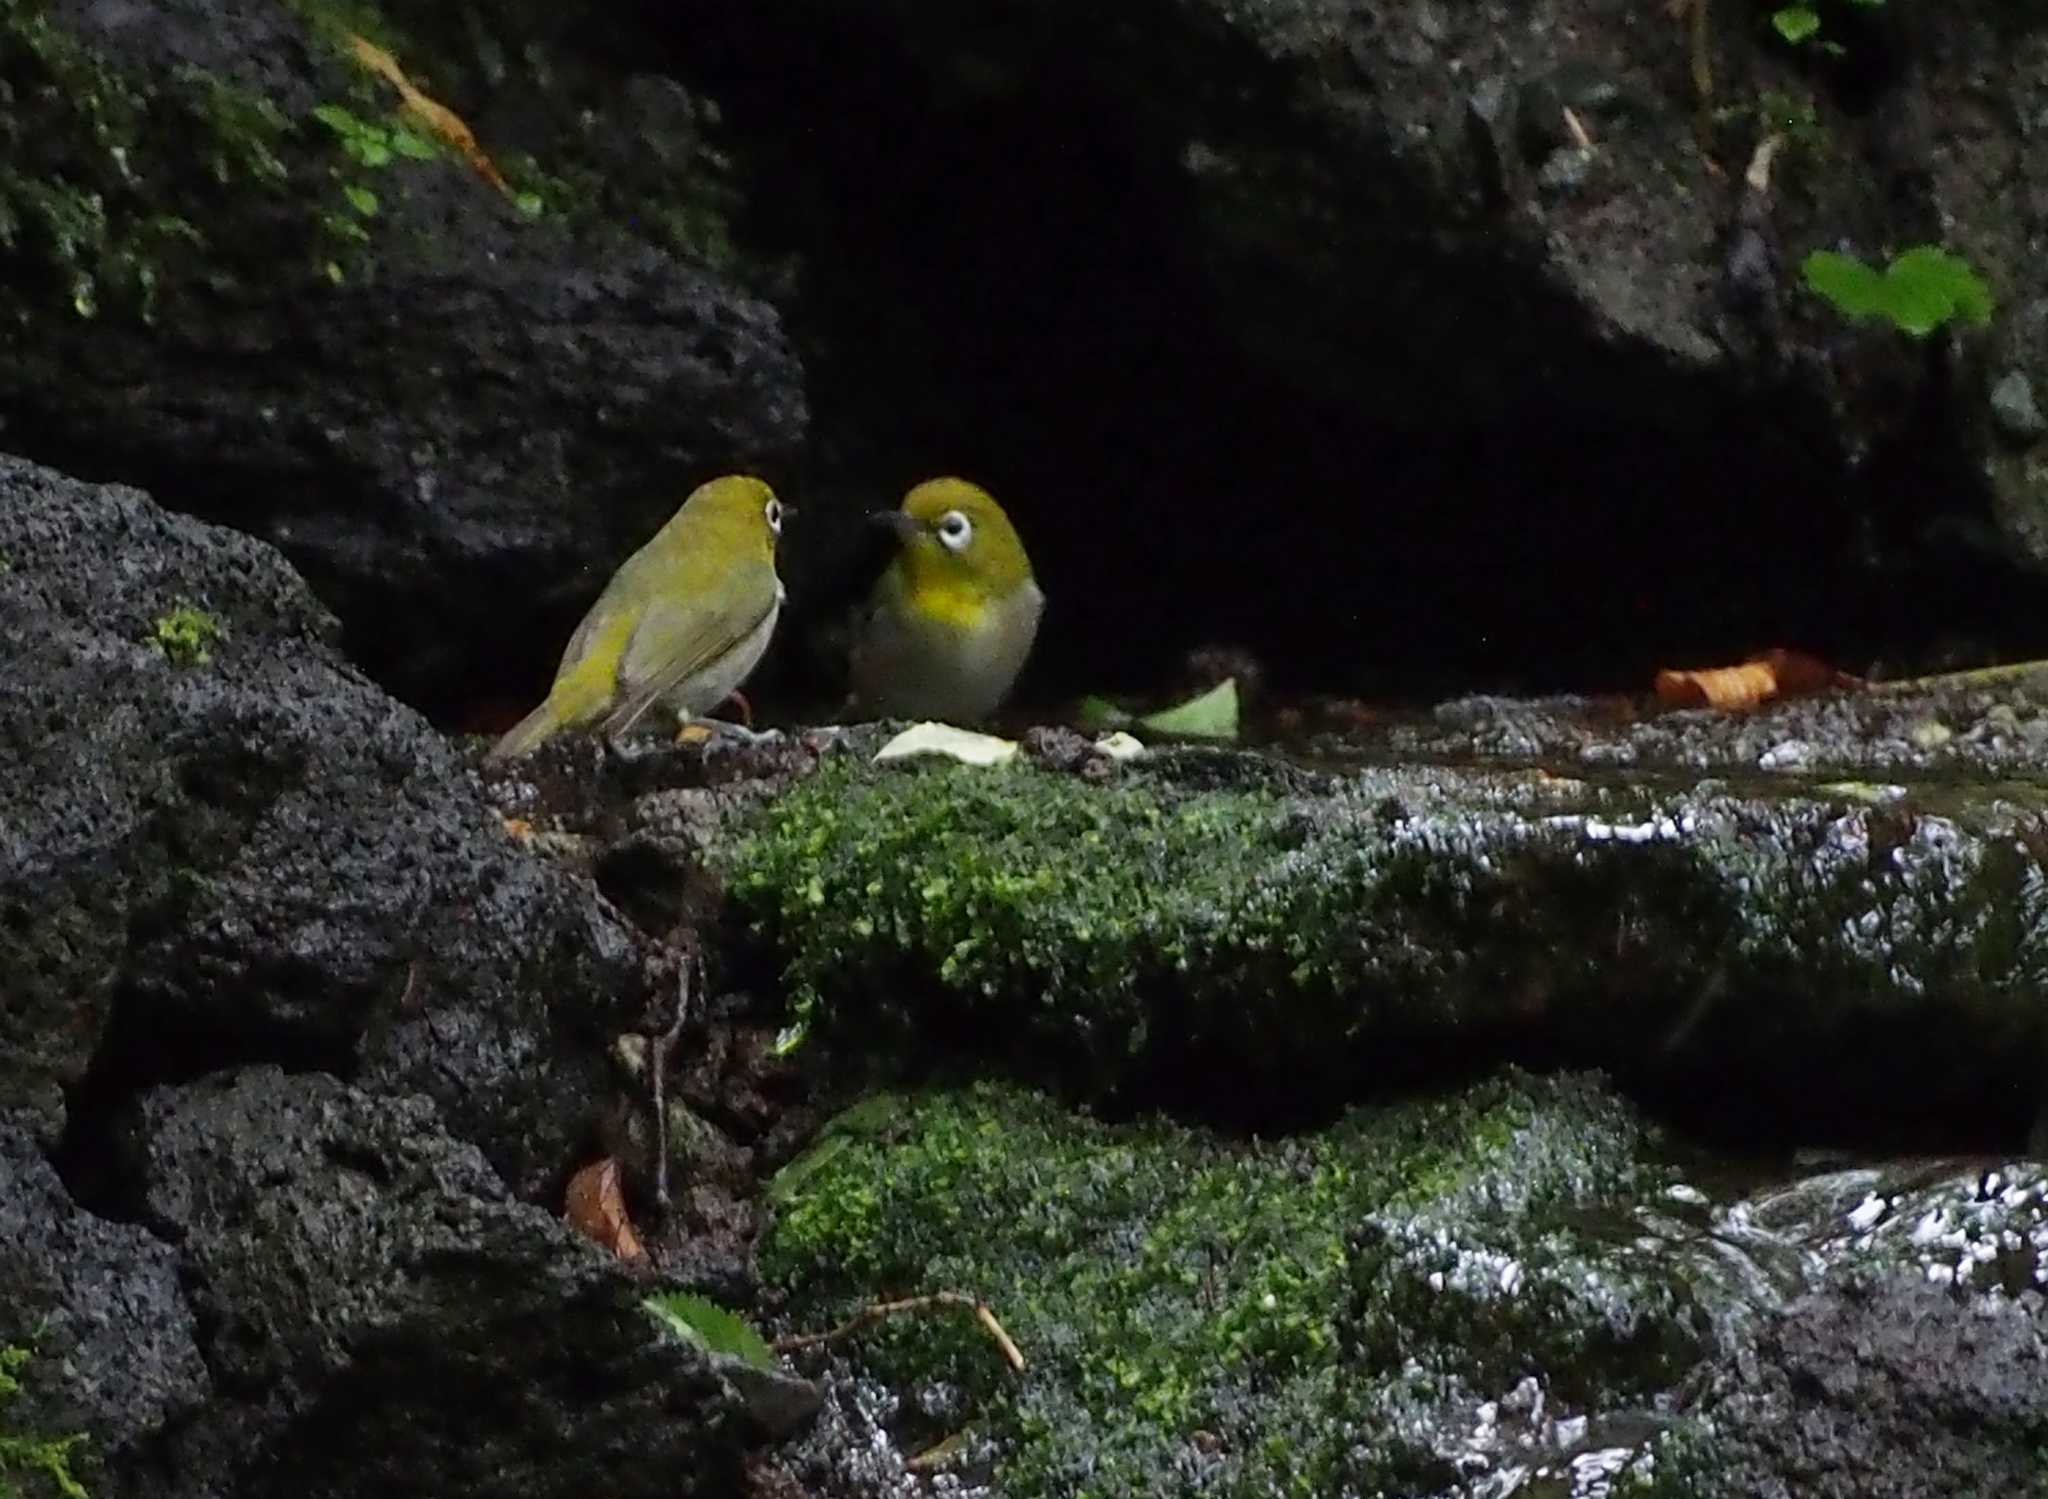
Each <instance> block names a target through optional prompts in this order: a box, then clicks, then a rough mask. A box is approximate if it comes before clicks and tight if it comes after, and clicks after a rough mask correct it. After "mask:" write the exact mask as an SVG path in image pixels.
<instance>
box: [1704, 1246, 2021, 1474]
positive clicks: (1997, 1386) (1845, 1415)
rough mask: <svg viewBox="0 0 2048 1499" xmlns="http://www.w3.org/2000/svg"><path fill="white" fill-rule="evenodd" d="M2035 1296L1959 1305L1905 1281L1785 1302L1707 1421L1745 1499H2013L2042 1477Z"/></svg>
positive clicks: (1920, 1280)
mask: <svg viewBox="0 0 2048 1499" xmlns="http://www.w3.org/2000/svg"><path fill="white" fill-rule="evenodd" d="M2041 1310H2042V1302H2041V1295H2040V1292H2039V1291H2038V1290H2035V1291H2033V1292H2031V1294H2030V1295H2028V1296H2027V1297H2025V1298H2024V1299H2017V1300H2015V1299H2011V1298H2006V1297H1987V1296H1969V1297H1961V1296H1958V1295H1957V1293H1956V1291H1955V1290H1954V1289H1952V1288H1950V1287H1948V1286H1945V1285H1930V1284H1928V1282H1927V1279H1926V1277H1925V1276H1924V1275H1921V1274H1918V1273H1914V1272H1904V1273H1900V1274H1895V1275H1892V1276H1888V1277H1885V1278H1884V1279H1883V1280H1881V1281H1879V1282H1877V1283H1875V1284H1860V1285H1851V1286H1848V1287H1837V1288H1833V1289H1831V1290H1829V1291H1826V1292H1823V1293H1819V1294H1816V1295H1814V1296H1812V1297H1810V1298H1808V1299H1806V1300H1804V1301H1802V1302H1800V1303H1799V1304H1798V1305H1796V1306H1794V1307H1792V1308H1791V1309H1790V1310H1789V1311H1788V1312H1787V1313H1786V1315H1785V1316H1784V1317H1783V1318H1781V1319H1778V1320H1777V1321H1775V1322H1774V1323H1772V1324H1771V1325H1770V1326H1769V1327H1768V1328H1767V1329H1766V1330H1765V1331H1764V1334H1763V1336H1762V1337H1761V1338H1760V1339H1759V1340H1758V1346H1757V1348H1756V1350H1755V1351H1754V1354H1753V1356H1752V1357H1750V1358H1747V1359H1744V1360H1743V1361H1742V1362H1741V1363H1740V1364H1739V1365H1738V1366H1737V1372H1736V1373H1735V1374H1733V1375H1732V1376H1730V1377H1729V1378H1728V1379H1727V1380H1726V1381H1725V1383H1726V1384H1727V1385H1728V1386H1730V1387H1731V1388H1730V1390H1729V1392H1728V1393H1727V1394H1726V1395H1725V1396H1724V1397H1723V1399H1722V1401H1721V1403H1720V1404H1719V1406H1718V1407H1717V1409H1716V1419H1717V1420H1718V1421H1719V1422H1720V1423H1721V1424H1722V1425H1723V1426H1724V1428H1725V1429H1727V1430H1729V1431H1730V1432H1731V1434H1732V1436H1731V1445H1732V1446H1733V1447H1734V1448H1735V1449H1736V1451H1737V1452H1739V1454H1740V1455H1739V1457H1737V1458H1736V1459H1735V1460H1734V1461H1732V1462H1731V1463H1730V1472H1729V1475H1728V1476H1729V1479H1730V1482H1729V1487H1730V1488H1731V1489H1732V1490H1734V1491H1736V1492H1740V1493H1743V1494H1749V1495H1754V1496H1755V1499H1792V1496H1794V1495H1802V1496H1803V1495H1813V1496H1815V1499H1921V1496H1924V1495H1932V1494H1954V1495H1964V1494H1996V1493H2024V1492H2026V1489H2027V1487H2028V1485H2029V1484H2033V1483H2038V1482H2039V1480H2040V1476H2041V1456H2040V1450H2039V1446H2038V1443H2039V1439H2040V1438H2039V1434H2040V1432H2041V1431H2042V1430H2043V1429H2044V1426H2048V1338H2044V1337H2043V1336H2042V1331H2041Z"/></svg>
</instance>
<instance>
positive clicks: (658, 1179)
mask: <svg viewBox="0 0 2048 1499" xmlns="http://www.w3.org/2000/svg"><path fill="white" fill-rule="evenodd" d="M696 956H697V949H696V945H695V944H694V943H692V944H691V945H690V946H688V947H686V948H684V950H683V955H682V961H681V962H680V963H678V964H677V965H676V1013H675V1017H674V1018H673V1019H672V1020H670V1022H669V1024H668V1028H667V1029H666V1030H664V1031H662V1032H660V1033H659V1034H658V1035H655V1036H651V1037H649V1043H650V1046H649V1049H650V1052H651V1053H652V1054H651V1055H650V1056H649V1057H648V1059H647V1072H648V1077H649V1079H650V1080H651V1081H652V1083H653V1092H654V1203H655V1207H656V1208H657V1210H658V1211H659V1212H660V1213H661V1215H662V1216H663V1217H664V1218H666V1217H667V1216H668V1206H669V1196H668V1104H667V1101H666V1098H665V1094H666V1089H667V1078H668V1053H669V1049H670V1048H671V1047H673V1046H674V1045H675V1044H676V1037H678V1036H680V1035H681V1034H682V1033H683V1022H684V1021H685V1020H687V1019H688V1018H689V1015H690V965H691V963H692V962H694V961H695V959H696Z"/></svg>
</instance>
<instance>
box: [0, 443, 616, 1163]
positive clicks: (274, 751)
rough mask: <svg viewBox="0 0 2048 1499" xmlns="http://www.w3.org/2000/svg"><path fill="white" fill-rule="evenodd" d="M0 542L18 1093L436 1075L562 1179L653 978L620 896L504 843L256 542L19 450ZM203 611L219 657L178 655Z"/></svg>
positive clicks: (468, 792) (473, 1125) (445, 1093)
mask: <svg viewBox="0 0 2048 1499" xmlns="http://www.w3.org/2000/svg"><path fill="white" fill-rule="evenodd" d="M0 554H4V555H5V558H6V561H7V564H8V566H7V569H6V571H4V572H0V632H4V633H5V635H6V637H7V639H8V640H9V642H10V647H11V652H12V657H13V659H14V661H15V662H16V667H15V669H14V670H13V671H12V672H11V673H10V675H9V678H8V680H7V683H6V685H5V687H4V688H0V759H4V760H5V761H6V762H7V763H8V764H9V765H10V766H11V767H13V771H12V773H11V774H10V775H9V776H8V777H7V778H6V780H5V784H4V786H0V969H4V971H6V972H7V973H8V975H9V983H10V992H9V1003H8V1005H7V1007H6V1010H5V1012H4V1018H0V1076H4V1077H5V1079H6V1083H7V1087H8V1089H9V1091H10V1092H16V1093H20V1094H22V1095H24V1096H26V1097H27V1098H28V1099H29V1100H30V1102H31V1103H32V1104H33V1106H34V1107H35V1108H36V1110H37V1113H38V1117H39V1118H40V1120H41V1121H42V1128H43V1129H44V1130H45V1131H46V1132H48V1133H54V1131H55V1129H56V1127H57V1125H58V1122H59V1116H60V1090H61V1089H63V1088H66V1087H70V1088H72V1089H74V1090H76V1089H78V1088H80V1087H81V1085H82V1086H83V1087H84V1088H85V1090H86V1092H85V1095H84V1096H85V1097H86V1098H87V1099H88V1100H94V1099H98V1100H101V1101H104V1100H106V1099H109V1098H118V1097H119V1096H121V1095H122V1094H124V1093H126V1092H128V1091H130V1090H133V1089H134V1088H137V1087H139V1086H143V1085H146V1084H148V1083H150V1082H158V1081H171V1080H176V1079H179V1078H181V1077H185V1076H189V1075H192V1074H194V1073H197V1072H200V1071H207V1070H212V1069H214V1068H217V1067H220V1066H223V1065H227V1064H229V1063H232V1062H235V1061H237V1060H245V1061H259V1060H268V1061H275V1062H279V1063H283V1064H285V1065H289V1066H294V1067H307V1066H313V1067H321V1068H325V1069H328V1070H330V1071H335V1072H338V1073H343V1074H347V1075H350V1076H352V1077H354V1078H355V1079H356V1080H357V1081H359V1082H361V1083H362V1084H363V1085H364V1086H365V1087H368V1088H372V1089H380V1090H381V1089H391V1090H399V1091H408V1092H409V1091H419V1092H424V1093H427V1094H429V1095H430V1096H432V1097H433V1098H434V1099H435V1100H436V1101H437V1102H438V1103H439V1105H440V1106H441V1108H442V1111H443V1114H444V1117H445V1119H446V1121H447V1124H448V1127H449V1128H450V1129H452V1130H453V1131H454V1132H455V1133H457V1134H458V1135H460V1136H461V1137H463V1138H465V1139H469V1140H472V1141H475V1142H476V1143H477V1144H478V1145H479V1147H480V1148H481V1149H482V1150H483V1152H484V1154H485V1156H486V1157H487V1158H488V1159H489V1160H490V1161H491V1162H492V1164H493V1165H495V1166H497V1167H498V1168H499V1169H500V1170H501V1171H502V1172H504V1174H505V1176H506V1178H507V1180H508V1181H510V1182H511V1183H512V1184H513V1185H514V1187H515V1188H516V1189H517V1190H518V1191H520V1192H521V1193H522V1194H526V1195H533V1194H537V1193H541V1192H543V1191H545V1190H547V1188H548V1187H549V1186H550V1184H551V1183H553V1182H555V1181H556V1179H557V1178H558V1176H559V1175H560V1173H562V1172H563V1171H564V1170H566V1169H567V1167H568V1166H569V1164H570V1156H571V1153H572V1146H573V1144H574V1142H575V1141H576V1140H577V1138H578V1136H579V1133H580V1131H581V1130H582V1129H583V1128H584V1127H585V1126H586V1124H587V1123H588V1120H589V1112H590V1111H591V1110H592V1108H593V1107H594V1105H595V1103H596V1101H597V1100H598V1099H599V1098H600V1097H601V1096H602V1094H603V1087H602V1084H603V1082H604V1079H605V1072H604V1066H605V1064H604V1062H603V1059H602V1055H601V1053H602V1047H603V1045H604V1043H605V1040H606V1039H607V1038H608V1036H609V1034H610V1029H612V1028H616V1027H613V1026H611V1024H610V1022H611V1019H612V1017H613V1016H614V1015H615V1013H616V1012H617V1010H616V1007H621V1006H630V1005H633V1004H634V1003H636V1002H637V1001H638V999H639V997H640V996H641V995H642V994H643V993H644V989H643V977H642V964H641V960H640V955H639V953H638V951H637V950H636V947H635V945H634V942H633V940H632V938H631V937H630V934H629V933H628V932H627V931H626V929H625V928H624V927H623V926H622V925H620V923H619V922H618V921H617V919H616V918H615V917H614V916H613V915H612V914H611V913H610V912H609V910H608V908H606V907H605V906H604V905H603V904H602V903H601V902H600V901H599V900H598V899H597V898H596V896H595V895H594V893H593V892H592V891H591V890H590V889H589V887H588V886H587V885H582V884H579V883H577V882H575V881H573V880H572V879H570V878H569V877H567V876H566V875H564V874H562V873H559V872H557V871H554V870H551V869H549V868H546V867H544V866H542V865H540V864H538V863H537V862H535V861H534V860H532V859H531V858H529V857H527V856H526V855H524V854H523V853H521V852H520V851H519V850H517V849H516V848H514V847H513V846H512V844H511V843H510V841H509V840H508V839H507V838H506V837H505V836H504V834H503V832H502V830H501V828H500V826H499V824H498V820H497V816H496V814H495V813H494V812H493V811H492V810H491V809H490V808H489V807H488V806H487V805H485V803H484V802H483V800H482V798H481V796H480V794H479V791H478V788H477V785H476V782H475V780H474V778H473V777H472V776H471V775H470V773H469V772H468V771H467V770H466V769H465V768H464V767H463V765H462V762H461V761H460V759H459V758H458V757H457V756H456V754H455V753H454V751H453V750H452V749H451V748H450V747H449V746H448V745H447V744H446V743H445V742H444V741H443V740H442V739H441V737H440V736H439V735H437V734H436V733H434V732H433V730H431V729H430V728H429V727H428V726H427V725H426V724H425V723H424V722H423V721H422V720H421V719H420V718H419V717H418V715H417V714H415V713H413V712H412V711H411V710H409V709H406V708H403V707H400V706H399V705H397V704H395V703H393V702H392V701H391V700H390V699H388V698H387V697H385V696H384V695H383V694H382V693H381V692H379V691H378V690H377V689H375V688H374V687H372V686H370V685H369V684H368V683H367V682H365V681H364V680H363V679H362V678H361V677H360V676H358V675H357V674H356V673H355V672H354V671H353V670H352V669H350V668H349V667H348V666H347V665H346V664H345V663H343V662H342V660H341V659H340V657H339V656H338V654H337V653H336V652H335V650H334V649H333V647H332V645H331V643H330V641H331V636H332V630H333V626H332V621H331V619H330V618H329V617H328V616H327V615H326V614H325V612H324V611H323V610H321V609H320V607H319V606H318V605H317V604H315V603H314V602H313V600H312V599H311V598H310V596H309V595H308V594H307V593H306V591H305V589H304V587H303V585H302V584H300V583H299V581H298V580H297V579H296V578H295V577H293V575H292V573H291V571H290V569H289V568H287V567H286V566H285V565H284V563H283V562H282V561H281V560H280V559H279V558H278V557H277V556H276V554H275V553H273V552H272V551H271V550H270V549H269V548H267V547H265V546H263V545H262V544H261V543H258V542H255V541H252V540H250V539H248V538H246V537H242V536H238V535H236V534H234V533H232V532H227V531H223V530H219V529H217V528H214V527H211V526H207V525H204V524H201V523H199V522H196V521H191V520H185V519H182V518H178V517H174V516H170V515H167V514H165V513H164V512H163V511H161V510H159V509H158V508H157V507H156V506H155V505H153V504H152V503H151V502H150V501H149V500H148V498H147V497H145V496H143V495H141V494H138V493H136V492H135V491H132V490H123V489H111V488H110V489H102V488H96V487H93V486H88V485H83V484H78V483H75V482H72V481H70V480H66V479H63V478H60V477H59V476H57V475H55V474H52V473H49V472H48V471H46V470H41V469H37V468H34V467H31V466H29V465H25V464H22V463H19V462H15V461H12V460H0ZM184 606H189V607H190V608H192V609H194V610H196V611H199V614H197V615H194V616H193V618H194V619H198V618H201V617H203V618H204V620H206V621H209V622H210V623H211V625H212V627H213V628H216V629H217V630H218V638H217V639H215V640H213V641H212V642H211V643H210V644H208V645H207V646H206V647H205V653H206V659H205V660H203V661H201V660H196V659H183V658H181V659H173V656H174V655H177V654H178V650H179V648H178V646H177V643H176V638H175V637H176V620H175V619H174V616H173V611H174V610H175V609H177V608H180V607H184ZM194 628H199V627H198V626H194ZM166 636H170V637H172V638H171V641H170V644H169V646H168V648H166V647H165V645H164V637H166ZM167 649H168V653H167ZM94 1112H95V1111H94V1109H93V1108H90V1107H89V1108H86V1109H85V1110H84V1111H83V1114H82V1117H81V1118H80V1119H79V1121H78V1123H79V1124H80V1126H81V1128H83V1129H85V1130H87V1131H90V1130H91V1129H92V1128H93V1127H94V1126H95V1124H96V1122H97V1121H96V1119H95V1118H94V1117H93V1115H94Z"/></svg>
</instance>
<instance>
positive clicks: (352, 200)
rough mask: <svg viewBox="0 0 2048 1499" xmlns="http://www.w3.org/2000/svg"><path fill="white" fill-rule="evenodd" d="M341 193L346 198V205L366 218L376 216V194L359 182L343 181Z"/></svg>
mask: <svg viewBox="0 0 2048 1499" xmlns="http://www.w3.org/2000/svg"><path fill="white" fill-rule="evenodd" d="M341 195H342V196H343V197H344V198H346V199H348V206H349V207H351V208H353V209H354V210H355V211H356V212H357V213H359V214H361V215H362V216H363V217H364V218H366V219H374V218H375V217H376V216H377V195H376V194H375V193H373V192H371V191H370V190H369V189H368V188H367V187H364V186H363V185H362V184H361V183H359V182H345V183H343V184H342V187H341Z"/></svg>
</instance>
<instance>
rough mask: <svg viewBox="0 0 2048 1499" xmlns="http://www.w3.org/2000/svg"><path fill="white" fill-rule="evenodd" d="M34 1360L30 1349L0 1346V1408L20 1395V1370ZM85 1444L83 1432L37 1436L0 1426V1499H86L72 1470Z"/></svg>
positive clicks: (7, 1345)
mask: <svg viewBox="0 0 2048 1499" xmlns="http://www.w3.org/2000/svg"><path fill="white" fill-rule="evenodd" d="M33 1356H34V1351H33V1350H32V1349H29V1348H24V1347H22V1346H21V1345H19V1344H15V1343H9V1344H6V1345H4V1346H0V1407H5V1406H6V1405H7V1404H8V1402H10V1401H11V1400H13V1399H14V1397H15V1396H17V1395H19V1394H20V1393H21V1378H20V1376H21V1370H22V1367H23V1366H24V1365H26V1364H27V1363H28V1361H29V1359H30V1358H32V1357H33ZM84 1441H85V1433H83V1432H72V1433H71V1434H69V1435H67V1436H61V1437H52V1436H38V1435H35V1434H33V1433H28V1432H19V1431H11V1430H8V1429H7V1428H6V1427H5V1426H4V1425H0V1499H27V1496H29V1495H32V1494H40V1493H49V1494H62V1495H63V1496H64V1499H86V1489H85V1485H84V1484H82V1483H80V1482H79V1481H78V1476H77V1474H76V1473H74V1472H73V1471H72V1467H71V1458H72V1454H73V1452H74V1451H75V1450H76V1449H77V1448H78V1447H79V1446H81V1445H82V1444H83V1443H84Z"/></svg>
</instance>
